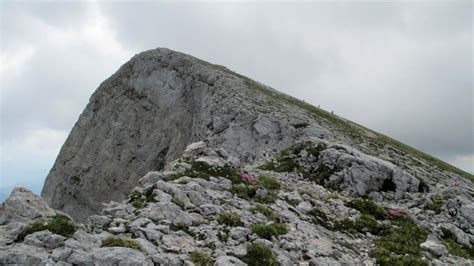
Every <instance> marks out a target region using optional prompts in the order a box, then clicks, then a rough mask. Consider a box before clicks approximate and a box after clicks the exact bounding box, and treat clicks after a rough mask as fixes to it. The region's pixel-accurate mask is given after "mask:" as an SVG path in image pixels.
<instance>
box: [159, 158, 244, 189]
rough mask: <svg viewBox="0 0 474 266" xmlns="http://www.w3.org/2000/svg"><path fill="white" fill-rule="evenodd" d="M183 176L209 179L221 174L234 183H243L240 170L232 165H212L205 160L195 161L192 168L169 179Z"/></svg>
mask: <svg viewBox="0 0 474 266" xmlns="http://www.w3.org/2000/svg"><path fill="white" fill-rule="evenodd" d="M183 176H188V177H191V178H202V179H205V180H209V177H211V176H214V177H217V176H220V177H224V178H227V179H229V180H230V181H231V182H232V183H233V184H238V183H242V182H243V180H242V178H241V177H240V172H239V171H238V170H237V169H235V168H234V167H231V166H228V165H226V166H223V167H220V166H210V165H208V164H206V163H204V162H193V163H192V165H191V169H188V170H186V171H183V172H181V173H178V174H176V175H174V176H171V177H170V178H169V179H168V181H170V180H175V179H178V178H180V177H183Z"/></svg>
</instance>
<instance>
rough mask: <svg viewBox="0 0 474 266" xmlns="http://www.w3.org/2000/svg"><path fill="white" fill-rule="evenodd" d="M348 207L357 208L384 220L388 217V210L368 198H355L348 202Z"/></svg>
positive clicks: (363, 212)
mask: <svg viewBox="0 0 474 266" xmlns="http://www.w3.org/2000/svg"><path fill="white" fill-rule="evenodd" d="M346 206H347V207H350V208H353V209H356V210H358V211H360V212H361V213H362V214H368V215H372V216H374V217H375V219H377V220H383V219H386V218H387V210H386V209H385V208H383V207H380V206H379V205H378V204H376V203H375V202H373V201H371V200H367V199H354V200H352V201H349V202H347V203H346Z"/></svg>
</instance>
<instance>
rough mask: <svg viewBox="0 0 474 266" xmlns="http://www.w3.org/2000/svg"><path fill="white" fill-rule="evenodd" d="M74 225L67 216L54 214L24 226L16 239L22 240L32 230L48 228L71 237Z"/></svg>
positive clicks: (55, 232) (74, 230)
mask: <svg viewBox="0 0 474 266" xmlns="http://www.w3.org/2000/svg"><path fill="white" fill-rule="evenodd" d="M76 229H77V228H76V225H75V224H74V222H73V221H71V220H70V219H69V218H68V217H67V216H65V215H62V214H56V215H55V216H53V217H52V218H50V219H48V220H46V221H44V222H34V223H32V224H30V225H28V226H27V227H25V228H24V229H23V230H22V231H21V232H20V233H19V234H18V236H17V241H23V240H24V239H25V237H26V236H27V235H29V234H32V233H34V232H39V231H44V230H49V231H51V232H52V233H54V234H57V235H62V236H64V237H68V238H69V237H72V235H73V234H74V232H76Z"/></svg>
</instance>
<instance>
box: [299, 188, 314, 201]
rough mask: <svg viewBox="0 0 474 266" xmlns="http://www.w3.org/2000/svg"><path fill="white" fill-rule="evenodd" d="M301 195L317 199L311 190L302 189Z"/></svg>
mask: <svg viewBox="0 0 474 266" xmlns="http://www.w3.org/2000/svg"><path fill="white" fill-rule="evenodd" d="M299 192H300V195H301V196H303V195H308V196H310V197H311V198H313V199H315V198H316V195H315V194H314V193H313V192H312V191H310V190H307V189H301V190H300V191H299Z"/></svg>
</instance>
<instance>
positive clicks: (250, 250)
mask: <svg viewBox="0 0 474 266" xmlns="http://www.w3.org/2000/svg"><path fill="white" fill-rule="evenodd" d="M241 259H242V261H243V262H245V263H247V264H248V265H249V266H262V265H265V266H277V265H279V263H278V260H277V257H276V256H275V254H274V253H273V251H272V249H271V248H269V247H266V246H264V245H259V244H250V245H249V246H248V247H247V254H246V255H245V256H243V257H242V258H241Z"/></svg>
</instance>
